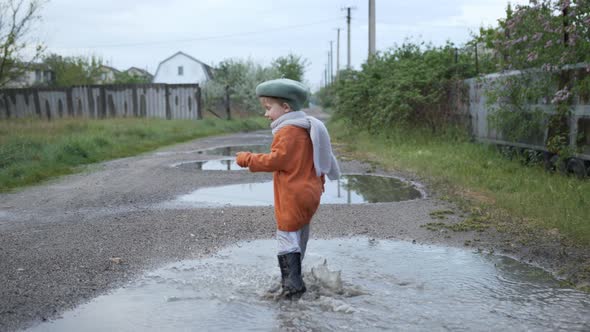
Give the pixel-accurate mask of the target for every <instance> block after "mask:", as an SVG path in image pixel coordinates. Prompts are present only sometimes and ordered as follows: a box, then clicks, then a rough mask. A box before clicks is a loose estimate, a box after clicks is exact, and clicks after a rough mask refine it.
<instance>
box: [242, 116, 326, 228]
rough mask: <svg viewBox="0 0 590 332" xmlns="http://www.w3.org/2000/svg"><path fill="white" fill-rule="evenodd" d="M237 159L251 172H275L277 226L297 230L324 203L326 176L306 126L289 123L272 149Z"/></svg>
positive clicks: (279, 133)
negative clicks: (318, 172) (315, 163)
mask: <svg viewBox="0 0 590 332" xmlns="http://www.w3.org/2000/svg"><path fill="white" fill-rule="evenodd" d="M236 162H237V163H238V165H240V166H242V167H248V168H249V169H250V171H251V172H274V173H273V186H274V200H275V217H276V220H277V228H278V229H279V230H281V231H287V232H294V231H297V230H299V229H300V228H301V227H303V226H304V225H307V224H309V222H310V221H311V218H312V217H313V215H314V213H315V212H316V210H317V208H318V206H319V205H320V196H321V195H322V191H323V188H324V186H323V185H324V184H323V182H324V179H323V176H322V177H319V176H317V175H316V172H315V168H314V166H313V146H312V143H311V138H310V137H309V133H308V132H307V130H306V129H304V128H299V127H296V126H285V127H283V128H281V129H280V130H279V131H278V132H276V134H275V136H274V139H273V141H272V145H271V147H270V153H251V152H241V153H238V155H237V158H236Z"/></svg>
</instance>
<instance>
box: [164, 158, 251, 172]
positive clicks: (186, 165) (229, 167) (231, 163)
mask: <svg viewBox="0 0 590 332" xmlns="http://www.w3.org/2000/svg"><path fill="white" fill-rule="evenodd" d="M172 167H178V168H182V169H187V170H196V171H247V170H248V169H247V168H242V167H240V166H239V165H238V164H237V163H236V160H235V159H234V158H231V159H217V160H204V161H203V160H201V161H186V162H181V163H177V164H174V165H172Z"/></svg>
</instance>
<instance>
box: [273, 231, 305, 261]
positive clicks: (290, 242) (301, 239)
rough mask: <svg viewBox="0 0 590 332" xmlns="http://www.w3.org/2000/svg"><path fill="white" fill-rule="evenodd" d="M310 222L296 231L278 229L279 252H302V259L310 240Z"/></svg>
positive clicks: (280, 253)
mask: <svg viewBox="0 0 590 332" xmlns="http://www.w3.org/2000/svg"><path fill="white" fill-rule="evenodd" d="M309 228H310V227H309V224H307V225H305V226H303V227H302V228H301V229H299V230H297V231H294V232H285V231H281V230H278V229H277V241H278V244H279V248H278V254H279V255H284V254H289V253H292V252H299V253H301V259H302V260H303V256H305V249H307V241H308V240H309Z"/></svg>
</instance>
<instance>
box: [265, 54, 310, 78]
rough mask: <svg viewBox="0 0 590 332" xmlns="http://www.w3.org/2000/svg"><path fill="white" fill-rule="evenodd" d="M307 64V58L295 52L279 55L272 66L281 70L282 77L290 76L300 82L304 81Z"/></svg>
mask: <svg viewBox="0 0 590 332" xmlns="http://www.w3.org/2000/svg"><path fill="white" fill-rule="evenodd" d="M307 66H309V61H308V60H307V59H304V58H301V56H299V55H294V54H289V55H287V56H282V57H278V58H276V59H275V60H274V61H273V62H272V67H273V68H275V69H276V70H277V71H278V72H279V75H280V76H281V77H282V78H290V79H292V80H295V81H299V82H302V81H303V75H304V74H305V69H306V68H307Z"/></svg>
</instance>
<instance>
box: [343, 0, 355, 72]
mask: <svg viewBox="0 0 590 332" xmlns="http://www.w3.org/2000/svg"><path fill="white" fill-rule="evenodd" d="M343 9H346V24H347V30H348V56H347V58H346V69H350V68H351V67H350V10H351V9H354V8H352V7H350V6H348V7H346V8H343Z"/></svg>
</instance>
